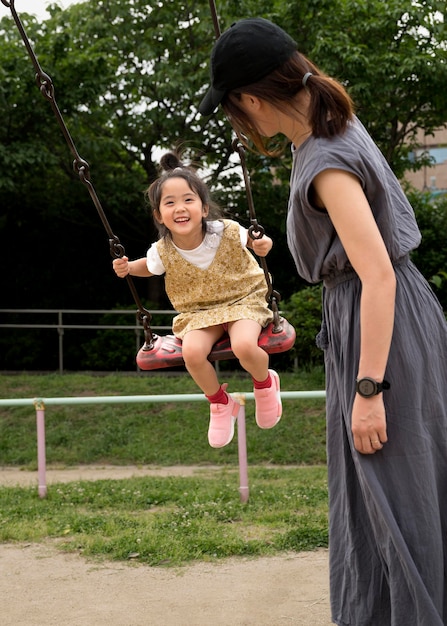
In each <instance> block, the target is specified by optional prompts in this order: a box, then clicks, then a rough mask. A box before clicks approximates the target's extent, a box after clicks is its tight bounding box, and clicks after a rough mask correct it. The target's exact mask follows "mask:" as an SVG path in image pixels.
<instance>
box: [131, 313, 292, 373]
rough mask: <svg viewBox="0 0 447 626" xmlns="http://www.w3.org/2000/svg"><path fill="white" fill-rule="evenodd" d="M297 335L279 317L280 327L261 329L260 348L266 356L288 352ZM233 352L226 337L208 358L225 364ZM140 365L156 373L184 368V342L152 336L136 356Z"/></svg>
mask: <svg viewBox="0 0 447 626" xmlns="http://www.w3.org/2000/svg"><path fill="white" fill-rule="evenodd" d="M295 338H296V333H295V329H294V327H293V326H292V325H291V324H290V323H289V322H288V321H287V320H286V319H285V318H283V317H280V318H279V324H275V322H271V323H270V324H268V326H266V327H265V328H263V329H262V331H261V334H260V335H259V341H258V345H259V346H260V347H261V348H262V349H263V350H265V351H266V352H267V354H276V353H279V352H287V350H290V349H291V348H292V347H293V345H294V343H295ZM234 358H235V356H234V353H233V351H232V350H231V345H230V338H229V337H228V335H227V334H225V335H224V336H223V337H222V338H221V339H219V341H217V342H216V343H215V344H214V346H213V349H212V351H211V352H210V354H209V356H208V360H209V361H222V360H225V359H234ZM136 361H137V365H138V367H139V368H140V369H142V370H157V369H162V368H165V367H178V366H182V365H184V361H183V356H182V341H181V339H178V338H177V337H175V336H174V335H164V336H158V335H153V342H152V343H151V344H150V345H147V344H145V345H144V346H143V347H142V348H140V350H139V351H138V353H137V357H136Z"/></svg>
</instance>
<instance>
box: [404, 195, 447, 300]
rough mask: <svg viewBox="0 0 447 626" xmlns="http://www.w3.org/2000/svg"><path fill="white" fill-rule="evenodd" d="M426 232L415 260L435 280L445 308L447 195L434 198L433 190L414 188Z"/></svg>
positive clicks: (413, 199) (414, 200)
mask: <svg viewBox="0 0 447 626" xmlns="http://www.w3.org/2000/svg"><path fill="white" fill-rule="evenodd" d="M409 200H410V202H411V204H412V206H413V208H414V210H415V215H416V219H417V221H418V225H419V228H420V231H421V235H422V242H421V245H420V246H419V248H418V249H417V250H415V251H414V252H413V253H412V260H413V261H414V262H415V263H416V265H417V267H418V268H419V269H420V271H421V272H422V274H423V275H424V276H425V277H426V278H427V279H428V280H429V281H430V282H431V283H432V286H433V287H434V289H435V292H436V295H437V296H438V298H439V300H440V302H441V304H442V306H443V308H444V309H447V282H446V280H445V277H446V271H447V241H446V236H445V234H446V232H447V197H445V196H440V197H439V198H437V199H435V200H433V199H432V198H431V196H430V193H428V192H427V193H419V192H415V191H413V192H410V193H409Z"/></svg>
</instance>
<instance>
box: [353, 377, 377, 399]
mask: <svg viewBox="0 0 447 626" xmlns="http://www.w3.org/2000/svg"><path fill="white" fill-rule="evenodd" d="M357 390H358V392H359V394H360V395H361V396H365V398H369V396H374V395H375V393H376V391H377V385H376V383H375V382H374V381H373V380H368V378H362V379H361V380H359V382H358V386H357Z"/></svg>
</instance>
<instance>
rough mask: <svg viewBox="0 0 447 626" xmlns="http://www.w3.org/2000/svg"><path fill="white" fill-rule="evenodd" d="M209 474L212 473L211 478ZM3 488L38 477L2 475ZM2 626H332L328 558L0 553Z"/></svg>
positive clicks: (56, 477) (112, 474)
mask: <svg viewBox="0 0 447 626" xmlns="http://www.w3.org/2000/svg"><path fill="white" fill-rule="evenodd" d="M209 469H210V468H207V470H209ZM196 471H197V469H196V468H188V467H175V468H162V469H157V468H137V467H120V468H115V467H82V468H75V469H69V470H48V471H47V476H46V478H47V484H48V488H49V489H51V483H54V482H71V481H78V480H95V479H104V478H116V479H119V478H128V477H131V476H150V475H158V476H160V475H171V476H172V475H179V476H187V475H192V474H193V473H194V472H196ZM0 483H1V484H3V485H5V484H6V485H18V484H20V485H25V484H26V485H33V484H35V485H36V490H37V473H36V472H21V471H15V470H10V469H7V470H1V469H0ZM0 615H1V624H2V626H44V625H45V626H51V625H54V626H56V625H57V626H61V625H62V624H63V625H64V626H103V625H104V626H286V625H292V626H328V625H330V624H331V620H330V610H329V589H328V555H327V551H326V550H317V551H315V552H301V553H298V554H295V553H290V554H286V555H284V556H278V557H268V558H253V559H245V558H244V559H243V558H237V559H236V558H232V559H227V560H224V561H220V562H219V563H216V564H214V563H212V564H211V563H197V564H194V565H191V566H187V567H181V568H175V569H164V568H155V567H148V566H144V565H137V564H132V563H129V564H128V563H109V562H106V563H96V562H92V561H87V560H86V559H85V558H83V557H82V556H79V555H76V554H63V553H60V552H58V550H57V548H56V547H55V546H54V545H53V544H52V543H51V542H50V541H48V542H45V543H41V544H20V545H10V544H6V545H5V544H3V545H0Z"/></svg>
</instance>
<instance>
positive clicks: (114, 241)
mask: <svg viewBox="0 0 447 626" xmlns="http://www.w3.org/2000/svg"><path fill="white" fill-rule="evenodd" d="M1 2H2V4H4V5H5V6H6V7H8V8H9V9H11V13H12V17H13V19H14V21H15V23H16V26H17V28H18V30H19V32H20V35H21V37H22V40H23V43H24V44H25V47H26V49H27V51H28V55H29V57H30V59H31V62H32V64H33V66H34V69H35V71H36V76H35V78H36V82H37V86H38V87H39V91H40V93H41V94H42V95H43V97H44V98H45V99H46V100H48V101H49V102H50V105H51V108H52V109H53V113H54V115H55V117H56V121H57V123H58V124H59V127H60V129H61V131H62V134H63V136H64V138H65V141H66V143H67V145H68V147H69V149H70V151H71V153H72V155H73V156H74V157H75V159H74V161H73V170H74V171H75V172H77V173H78V176H79V179H80V181H81V182H82V183H83V184H84V185H85V186H86V187H87V189H88V191H89V193H90V197H91V199H92V200H93V204H94V205H95V207H96V210H97V212H98V215H99V217H100V219H101V221H102V224H103V226H104V228H105V230H106V232H107V235H108V237H109V245H110V253H111V255H112V257H113V258H122V257H123V256H124V255H125V250H124V246H123V245H122V244H121V242H120V240H119V239H118V237H117V236H116V235H114V233H113V231H112V229H111V227H110V224H109V222H108V220H107V217H106V215H105V213H104V210H103V208H102V205H101V202H100V200H99V198H98V196H97V194H96V191H95V188H94V186H93V184H92V182H91V180H90V166H89V164H88V163H87V161H85V160H84V159H83V158H82V157H81V156H80V155H79V153H78V151H77V148H76V146H75V143H74V141H73V139H72V137H71V135H70V132H69V130H68V128H67V126H66V124H65V121H64V118H63V116H62V114H61V112H60V110H59V107H58V105H57V102H56V98H55V89H54V84H53V81H52V79H51V76H49V75H48V74H46V73H45V72H44V71H43V70H42V68H41V66H40V64H39V61H38V59H37V56H36V54H35V52H34V50H33V48H32V46H31V44H30V41H29V39H28V36H27V34H26V32H25V29H24V27H23V24H22V22H21V20H20V18H19V16H18V15H17V12H16V10H15V6H14V0H1ZM126 280H127V284H128V285H129V288H130V291H131V293H132V295H133V298H134V300H135V304H136V305H137V308H138V313H137V318H138V319H139V320H140V322H141V323H142V325H143V332H144V339H145V347H146V349H152V346H153V344H154V339H155V338H156V335H154V334H153V333H152V330H151V328H150V320H151V318H152V316H151V314H150V313H149V311H148V310H147V309H145V308H144V307H143V305H142V303H141V300H140V297H139V295H138V292H137V290H136V288H135V285H134V282H133V281H132V278H131V277H130V276H129V275H128V276H126ZM147 346H151V347H147Z"/></svg>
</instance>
